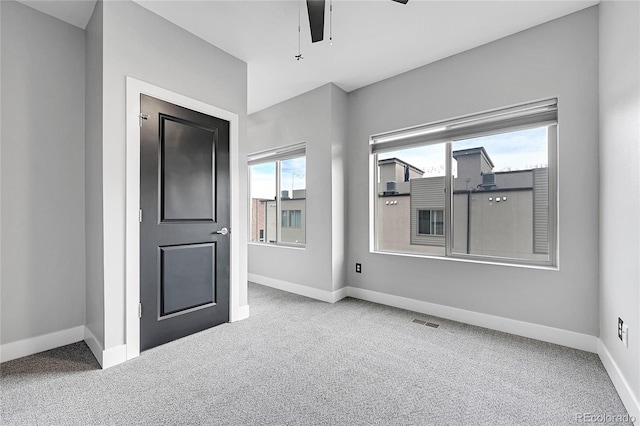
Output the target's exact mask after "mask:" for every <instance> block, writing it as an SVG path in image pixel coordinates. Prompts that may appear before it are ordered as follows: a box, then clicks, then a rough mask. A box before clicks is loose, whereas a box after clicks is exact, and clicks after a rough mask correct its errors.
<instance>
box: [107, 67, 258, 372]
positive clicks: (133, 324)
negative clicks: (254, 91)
mask: <svg viewBox="0 0 640 426" xmlns="http://www.w3.org/2000/svg"><path fill="white" fill-rule="evenodd" d="M141 93H144V94H146V95H149V96H153V97H154V98H158V99H162V100H164V101H167V102H171V103H173V104H176V105H180V106H183V107H185V108H189V109H192V110H195V111H199V112H202V113H204V114H208V115H212V116H215V117H218V118H221V119H223V120H227V121H229V125H230V127H229V163H230V164H229V167H230V169H229V172H230V175H229V177H230V191H231V212H230V213H231V224H230V228H231V229H240V227H242V226H244V224H243V223H241V222H240V170H239V165H238V160H239V118H238V114H236V113H233V112H230V111H226V110H223V109H221V108H218V107H215V106H213V105H209V104H206V103H204V102H201V101H198V100H195V99H192V98H189V97H187V96H184V95H181V94H178V93H175V92H172V91H170V90H167V89H163V88H161V87H157V86H154V85H152V84H149V83H145V82H143V81H140V80H137V79H135V78H132V77H129V76H127V97H126V104H127V108H126V114H127V118H126V125H127V147H126V194H127V195H126V226H125V228H126V242H125V245H126V249H125V252H126V261H125V263H126V265H125V279H126V284H125V286H126V307H125V316H126V334H125V337H126V345H125V346H126V359H127V360H128V359H132V358H135V357H137V356H138V355H139V354H140V321H139V319H138V303H139V301H140V259H139V255H140V234H139V221H138V212H139V209H140V127H139V121H138V120H139V118H138V115H139V114H140V94H141ZM239 236H240V233H239V232H231V233H230V238H231V241H230V243H231V249H230V251H231V253H230V277H229V284H230V289H229V290H230V294H229V321H238V320H240V319H243V318H246V317H245V316H244V315H245V314H247V315H248V309H244V307H240V284H241V283H240V280H239V278H240V272H241V271H240V247H241V242H240V238H239ZM118 348H119V347H116V348H113V349H114V350H116V352H117V351H119V350H120V349H118ZM110 350H111V349H110ZM110 359H111V358H110ZM113 359H118V356H114V358H113Z"/></svg>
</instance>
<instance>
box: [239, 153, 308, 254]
mask: <svg viewBox="0 0 640 426" xmlns="http://www.w3.org/2000/svg"><path fill="white" fill-rule="evenodd" d="M248 163H249V198H250V208H251V225H250V232H249V234H250V241H252V242H263V243H270V244H287V245H304V244H305V238H306V231H305V228H306V227H305V210H306V193H307V191H306V157H305V147H304V145H294V146H290V147H284V148H279V149H277V150H271V151H265V152H260V153H255V154H252V155H249V157H248ZM278 218H280V220H278Z"/></svg>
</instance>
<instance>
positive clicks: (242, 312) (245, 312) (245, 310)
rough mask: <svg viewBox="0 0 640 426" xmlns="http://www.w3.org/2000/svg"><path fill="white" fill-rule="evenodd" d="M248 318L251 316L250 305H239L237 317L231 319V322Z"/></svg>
mask: <svg viewBox="0 0 640 426" xmlns="http://www.w3.org/2000/svg"><path fill="white" fill-rule="evenodd" d="M247 318H249V305H244V306H239V307H238V311H237V312H236V316H235V318H234V319H230V320H229V322H236V321H242V320H243V319H247Z"/></svg>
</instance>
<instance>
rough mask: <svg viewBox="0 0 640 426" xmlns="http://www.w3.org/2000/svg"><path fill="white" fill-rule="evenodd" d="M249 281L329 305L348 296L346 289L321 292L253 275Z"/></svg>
mask: <svg viewBox="0 0 640 426" xmlns="http://www.w3.org/2000/svg"><path fill="white" fill-rule="evenodd" d="M248 279H249V281H251V282H254V283H257V284H262V285H266V286H267V287H273V288H277V289H278V290H283V291H288V292H289V293H295V294H299V295H300V296H305V297H310V298H311V299H316V300H321V301H323V302H328V303H335V302H337V301H338V300H341V299H344V298H345V297H346V296H347V291H346V288H341V289H339V290H336V291H327V290H320V289H318V288H313V287H307V286H305V285H300V284H295V283H291V282H288V281H282V280H277V279H275V278H270V277H265V276H263V275H258V274H251V273H249V274H248Z"/></svg>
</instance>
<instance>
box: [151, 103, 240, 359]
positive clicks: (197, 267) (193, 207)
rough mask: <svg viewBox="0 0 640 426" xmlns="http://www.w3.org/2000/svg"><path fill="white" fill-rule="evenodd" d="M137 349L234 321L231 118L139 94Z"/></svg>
mask: <svg viewBox="0 0 640 426" xmlns="http://www.w3.org/2000/svg"><path fill="white" fill-rule="evenodd" d="M140 104H141V112H142V114H143V116H144V117H145V119H144V120H142V121H141V123H142V127H141V129H140V206H141V209H142V223H141V224H140V301H141V303H142V318H141V319H140V350H145V349H149V348H152V347H154V346H158V345H161V344H163V343H166V342H169V341H171V340H175V339H178V338H180V337H184V336H187V335H189V334H192V333H195V332H198V331H201V330H204V329H206V328H209V327H213V326H215V325H218V324H221V323H223V322H227V321H229V235H228V234H226V233H225V230H226V229H227V228H228V227H229V223H230V217H229V122H227V121H225V120H222V119H219V118H216V117H211V116H208V115H206V114H202V113H199V112H196V111H192V110H189V109H186V108H183V107H180V106H177V105H173V104H170V103H168V102H164V101H161V100H159V99H155V98H152V97H150V96H146V95H141V96H140Z"/></svg>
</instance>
